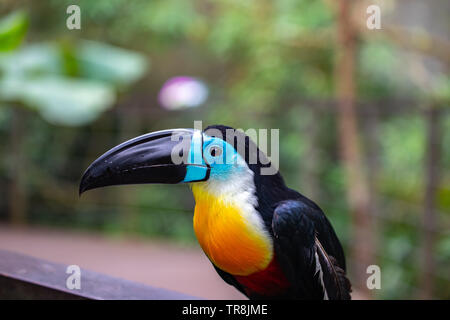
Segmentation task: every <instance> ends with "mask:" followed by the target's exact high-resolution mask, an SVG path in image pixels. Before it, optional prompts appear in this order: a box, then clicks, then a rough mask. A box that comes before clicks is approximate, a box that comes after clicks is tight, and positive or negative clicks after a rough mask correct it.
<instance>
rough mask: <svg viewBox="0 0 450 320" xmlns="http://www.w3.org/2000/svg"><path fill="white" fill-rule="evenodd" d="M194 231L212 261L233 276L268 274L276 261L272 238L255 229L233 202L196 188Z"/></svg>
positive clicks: (194, 189)
mask: <svg viewBox="0 0 450 320" xmlns="http://www.w3.org/2000/svg"><path fill="white" fill-rule="evenodd" d="M193 192H194V197H195V202H196V206H195V213H194V230H195V234H196V236H197V239H198V242H199V243H200V246H201V247H202V249H203V251H205V253H206V255H207V256H208V257H209V259H210V260H211V261H212V262H213V263H214V264H215V265H216V266H217V267H219V268H220V269H222V270H223V271H226V272H228V273H230V274H233V275H241V276H246V275H249V274H252V273H255V272H258V271H261V270H264V269H265V268H266V267H267V266H268V265H269V263H270V262H271V260H272V256H273V249H272V242H271V239H270V237H269V236H268V235H267V234H266V233H264V232H261V230H258V228H255V227H254V226H253V225H251V223H249V221H247V219H245V218H244V216H245V215H243V214H242V212H240V208H239V205H238V204H236V203H234V202H233V201H232V200H231V199H224V198H221V197H216V196H214V195H211V194H208V193H207V192H205V191H204V190H203V189H202V188H199V187H197V188H196V187H193Z"/></svg>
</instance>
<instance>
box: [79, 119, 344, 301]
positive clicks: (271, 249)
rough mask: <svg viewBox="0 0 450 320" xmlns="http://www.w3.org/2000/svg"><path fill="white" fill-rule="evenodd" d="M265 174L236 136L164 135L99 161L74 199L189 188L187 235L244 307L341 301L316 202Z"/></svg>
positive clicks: (340, 258)
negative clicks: (259, 302) (114, 190)
mask: <svg viewBox="0 0 450 320" xmlns="http://www.w3.org/2000/svg"><path fill="white" fill-rule="evenodd" d="M273 167H274V165H273V164H272V162H271V161H270V160H269V159H268V157H267V156H266V155H265V154H264V153H263V152H262V151H261V150H260V149H259V148H258V147H257V145H256V144H255V143H254V142H253V141H252V139H250V137H249V136H248V135H246V134H245V133H244V132H243V131H241V130H235V129H233V128H231V127H228V126H223V125H214V126H209V127H207V128H206V129H205V130H199V129H172V130H163V131H157V132H152V133H148V134H144V135H142V136H139V137H136V138H134V139H131V140H128V141H126V142H124V143H122V144H120V145H118V146H116V147H114V148H112V149H111V150H109V151H107V152H106V153H105V154H103V155H102V156H100V157H99V158H98V159H97V160H95V161H94V162H93V163H92V164H91V165H90V166H89V167H88V168H87V170H86V171H85V173H84V175H83V177H82V179H81V182H80V188H79V192H80V195H81V193H83V192H85V191H87V190H90V189H94V188H99V187H104V186H110V185H124V184H142V183H168V184H176V183H188V184H189V185H190V187H191V189H192V192H193V194H194V198H195V210H194V217H193V226H194V231H195V235H196V237H197V240H198V242H199V244H200V246H201V248H202V249H203V251H204V252H205V254H206V256H207V257H208V258H209V260H210V261H211V263H212V265H213V267H214V268H215V270H216V271H217V273H218V274H219V275H220V277H222V279H223V280H224V281H225V282H227V283H228V284H230V285H232V286H234V287H235V288H236V289H237V290H239V291H240V292H242V293H243V294H244V295H246V296H247V297H248V298H249V299H308V300H310V299H314V300H322V299H330V300H331V299H333V300H335V299H336V300H338V299H339V300H340V299H350V298H351V296H350V292H351V284H350V281H349V280H348V278H347V276H346V272H345V270H346V266H345V257H344V252H343V249H342V246H341V244H340V242H339V239H338V238H337V236H336V233H335V231H334V230H333V227H332V226H331V224H330V222H329V221H328V219H327V218H326V216H325V214H324V213H323V211H322V210H321V209H320V208H319V206H318V205H317V204H315V203H314V202H313V201H312V200H310V199H308V198H307V197H305V196H303V195H302V194H300V193H299V192H297V191H294V190H292V189H290V188H288V187H287V186H286V184H285V182H284V180H283V178H282V176H281V175H280V173H279V171H278V169H276V170H266V171H264V170H263V169H270V168H273ZM271 171H273V172H271ZM268 173H269V174H268Z"/></svg>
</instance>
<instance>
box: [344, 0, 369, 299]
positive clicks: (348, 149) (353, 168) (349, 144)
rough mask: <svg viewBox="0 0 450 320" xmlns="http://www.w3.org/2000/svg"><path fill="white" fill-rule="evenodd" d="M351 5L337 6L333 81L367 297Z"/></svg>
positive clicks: (359, 280)
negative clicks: (335, 55) (335, 54)
mask: <svg viewBox="0 0 450 320" xmlns="http://www.w3.org/2000/svg"><path fill="white" fill-rule="evenodd" d="M352 8H353V2H352V1H348V0H339V2H338V4H337V10H338V12H337V20H338V21H337V24H338V28H337V32H338V34H337V61H336V68H335V81H336V89H337V98H338V106H337V108H338V136H339V137H338V138H339V144H340V148H341V157H342V162H343V165H344V168H345V172H346V179H347V199H348V203H349V207H350V211H351V216H352V229H353V236H352V240H351V241H352V243H351V244H350V245H351V246H350V247H351V250H352V252H351V259H352V260H351V261H352V264H351V268H352V271H353V274H352V280H353V281H352V282H353V285H354V286H355V287H358V288H359V289H360V290H362V293H364V294H366V295H369V294H370V291H369V290H368V288H367V286H366V278H367V275H366V268H367V266H369V265H371V264H374V261H375V259H374V253H375V252H374V241H373V238H374V235H373V230H372V225H371V219H370V214H369V212H370V194H369V187H368V183H367V178H366V176H365V172H364V167H363V162H362V156H361V151H360V145H359V141H358V129H357V117H356V111H355V95H356V93H355V91H356V88H355V78H354V77H355V59H356V57H355V54H356V34H355V28H354V26H353V23H352V20H351V14H352Z"/></svg>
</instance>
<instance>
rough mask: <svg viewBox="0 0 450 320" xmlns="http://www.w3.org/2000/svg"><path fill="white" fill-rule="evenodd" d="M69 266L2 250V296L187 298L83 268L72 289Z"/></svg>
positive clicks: (172, 292) (25, 297) (24, 297)
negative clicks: (77, 287)
mask: <svg viewBox="0 0 450 320" xmlns="http://www.w3.org/2000/svg"><path fill="white" fill-rule="evenodd" d="M67 267H68V266H67V265H63V264H58V263H53V262H50V261H45V260H41V259H37V258H34V257H30V256H26V255H22V254H18V253H14V252H10V251H5V250H0V299H91V300H116V299H133V300H135V299H139V300H185V299H198V298H196V297H192V296H189V295H185V294H182V293H178V292H174V291H170V290H166V289H161V288H155V287H151V286H147V285H143V284H140V283H136V282H132V281H128V280H123V279H118V278H114V277H110V276H107V275H104V274H100V273H97V272H93V271H89V270H85V269H81V270H80V271H81V272H80V278H79V279H80V282H79V283H80V288H79V289H76V288H74V289H70V288H69V287H71V286H70V285H69V286H67V279H68V278H69V277H70V276H71V273H67Z"/></svg>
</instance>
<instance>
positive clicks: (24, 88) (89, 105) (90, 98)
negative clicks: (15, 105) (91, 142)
mask: <svg viewBox="0 0 450 320" xmlns="http://www.w3.org/2000/svg"><path fill="white" fill-rule="evenodd" d="M0 95H2V96H3V98H4V99H5V100H10V101H19V102H21V103H23V104H24V105H26V106H30V107H32V108H34V109H36V110H37V111H38V112H39V113H40V114H41V116H42V117H43V118H44V119H46V120H47V121H49V122H51V123H54V124H60V125H68V126H75V125H82V124H85V123H88V122H90V121H93V120H95V119H96V118H97V117H98V116H99V114H100V113H101V112H103V111H104V110H106V109H107V108H109V107H111V106H112V104H113V103H114V101H115V94H114V90H113V89H112V87H111V86H109V85H106V84H102V83H98V82H94V81H89V80H78V79H67V78H63V77H59V76H46V77H39V78H35V79H26V78H23V77H16V78H12V77H10V78H8V79H5V80H3V81H0Z"/></svg>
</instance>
